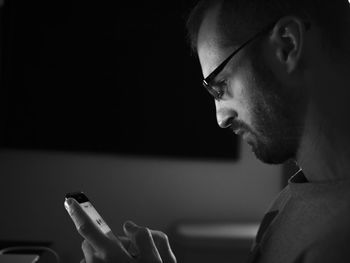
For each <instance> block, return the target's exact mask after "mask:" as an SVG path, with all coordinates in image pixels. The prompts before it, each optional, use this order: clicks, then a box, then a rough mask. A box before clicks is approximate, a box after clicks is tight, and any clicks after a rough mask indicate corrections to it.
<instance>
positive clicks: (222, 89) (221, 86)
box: [215, 79, 227, 99]
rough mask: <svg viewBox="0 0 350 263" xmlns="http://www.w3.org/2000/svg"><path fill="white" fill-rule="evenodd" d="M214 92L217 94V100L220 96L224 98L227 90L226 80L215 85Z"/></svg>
mask: <svg viewBox="0 0 350 263" xmlns="http://www.w3.org/2000/svg"><path fill="white" fill-rule="evenodd" d="M215 86H216V87H215V91H216V93H217V98H218V99H221V98H222V96H224V94H225V93H226V90H227V80H226V79H224V80H221V81H219V82H218V83H217V84H216V85H215Z"/></svg>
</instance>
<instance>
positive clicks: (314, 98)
mask: <svg viewBox="0 0 350 263" xmlns="http://www.w3.org/2000/svg"><path fill="white" fill-rule="evenodd" d="M219 10H220V3H219V4H217V5H216V6H215V7H213V8H212V9H210V10H209V11H208V12H207V13H206V15H205V17H204V20H203V22H202V24H201V26H200V30H199V35H198V41H197V51H198V57H199V60H200V64H201V68H202V72H203V76H204V77H207V76H208V75H209V74H210V73H211V72H212V71H213V70H214V69H215V68H216V67H217V66H218V65H219V64H220V63H221V62H222V61H223V60H225V58H226V57H227V56H228V55H229V54H230V53H231V52H232V51H233V50H235V49H236V48H237V47H238V46H239V45H240V44H242V43H237V45H233V46H232V47H222V46H221V45H220V38H221V36H220V30H218V27H217V17H218V15H219ZM311 24H312V26H311V29H310V30H308V31H306V29H305V25H304V23H303V21H302V20H301V19H300V18H298V17H295V16H286V17H283V18H281V19H280V20H279V21H278V22H277V23H276V24H275V27H274V28H273V30H272V31H271V32H270V34H267V35H266V36H264V37H262V38H260V39H257V40H255V41H254V43H252V44H250V45H249V46H248V47H246V48H244V50H242V51H241V52H240V53H239V54H238V55H237V56H236V57H234V58H233V59H232V60H231V62H230V63H229V64H228V65H227V66H226V68H225V70H224V71H223V72H222V74H220V75H219V76H218V79H217V81H223V80H225V83H226V84H227V86H226V88H225V90H226V92H225V95H224V96H223V98H222V99H221V100H219V101H216V102H215V105H216V116H217V121H218V124H219V126H220V127H222V128H232V129H233V130H234V131H235V132H237V133H238V134H239V135H242V137H243V139H244V140H245V141H246V142H247V143H248V144H250V145H251V146H252V150H253V152H254V153H255V154H256V156H257V157H258V158H259V159H261V160H262V161H264V162H267V163H283V162H285V161H287V160H288V159H292V160H294V161H296V162H297V163H298V165H299V166H300V167H301V168H302V169H303V171H304V174H305V176H306V177H307V179H308V180H309V181H311V182H312V181H314V182H316V181H332V180H339V179H344V178H347V177H348V173H347V171H348V170H349V168H350V167H349V166H350V165H349V163H350V162H349V160H350V154H349V150H347V149H349V148H350V147H349V146H350V139H349V135H348V134H350V133H349V132H350V128H349V126H350V125H349V122H348V121H347V119H346V118H344V117H343V116H346V115H347V114H348V112H350V107H349V103H348V102H347V101H349V98H350V94H349V88H348V87H349V86H350V79H349V76H350V70H349V69H350V65H349V59H348V58H349V50H337V49H332V46H327V45H325V44H324V42H325V41H324V39H322V37H323V35H322V34H321V30H320V28H318V27H317V25H316V24H315V23H312V21H311ZM345 34H346V32H344V35H345ZM343 41H349V37H346V36H344V38H343ZM343 46H345V47H346V46H347V47H349V45H343ZM330 87H332V88H330ZM345 146H346V147H345Z"/></svg>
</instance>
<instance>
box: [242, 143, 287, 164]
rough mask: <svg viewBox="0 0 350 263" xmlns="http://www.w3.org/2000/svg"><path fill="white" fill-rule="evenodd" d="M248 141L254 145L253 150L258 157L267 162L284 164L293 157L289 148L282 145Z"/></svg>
mask: <svg viewBox="0 0 350 263" xmlns="http://www.w3.org/2000/svg"><path fill="white" fill-rule="evenodd" d="M247 143H248V144H249V145H250V146H251V147H252V151H253V153H254V154H255V156H256V158H257V159H259V160H260V161H262V162H263V163H267V164H282V163H285V162H286V161H288V160H289V159H291V158H292V156H293V154H291V153H290V152H291V151H289V150H288V149H286V148H283V147H281V146H280V145H277V146H273V145H266V144H264V143H262V142H257V141H255V142H254V141H252V140H247Z"/></svg>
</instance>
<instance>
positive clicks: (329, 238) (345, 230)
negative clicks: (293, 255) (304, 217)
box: [295, 221, 350, 263]
mask: <svg viewBox="0 0 350 263" xmlns="http://www.w3.org/2000/svg"><path fill="white" fill-rule="evenodd" d="M337 223H338V224H337V226H335V227H330V228H329V231H326V232H325V233H324V234H323V235H322V236H321V237H319V238H318V239H317V240H316V241H315V242H314V243H312V244H311V245H309V246H307V247H306V248H305V249H304V250H303V252H302V253H301V254H300V256H299V257H298V260H297V261H295V263H316V262H317V263H340V262H348V261H350V248H349V244H350V224H349V223H347V222H346V223H345V222H341V221H337Z"/></svg>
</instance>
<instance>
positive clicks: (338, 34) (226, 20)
mask: <svg viewBox="0 0 350 263" xmlns="http://www.w3.org/2000/svg"><path fill="white" fill-rule="evenodd" d="M217 4H221V7H220V10H219V12H220V14H219V18H218V30H219V31H220V32H219V33H220V34H221V36H222V43H220V44H221V45H222V46H224V47H226V46H231V45H233V44H237V43H242V41H244V40H247V38H249V37H250V36H252V35H253V34H256V33H257V32H258V31H259V30H262V28H263V27H265V26H267V25H268V24H270V23H273V22H274V21H277V20H278V19H280V18H282V17H283V16H287V15H294V16H297V17H299V18H301V19H304V20H308V21H309V22H311V23H312V24H315V25H317V26H318V27H319V28H321V33H322V39H323V40H325V43H326V44H330V46H332V47H337V48H338V47H341V46H342V45H343V43H342V42H343V41H342V40H343V38H344V37H347V36H348V33H347V31H348V26H349V18H350V11H349V10H350V7H349V2H348V0H202V1H200V2H199V3H198V4H197V5H196V6H195V8H194V9H193V10H192V12H191V13H190V15H189V18H188V20H187V31H188V37H189V42H190V44H191V47H192V49H193V50H194V51H196V49H197V39H198V33H199V29H200V26H201V23H202V21H203V19H204V17H205V15H206V13H207V11H209V10H210V9H211V8H213V7H214V6H215V5H217ZM344 35H346V36H344Z"/></svg>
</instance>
